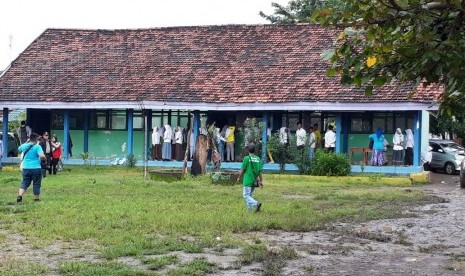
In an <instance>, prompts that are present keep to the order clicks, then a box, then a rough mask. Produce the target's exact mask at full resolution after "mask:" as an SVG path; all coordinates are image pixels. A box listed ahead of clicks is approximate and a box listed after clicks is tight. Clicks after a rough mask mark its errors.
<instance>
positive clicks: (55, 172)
mask: <svg viewBox="0 0 465 276" xmlns="http://www.w3.org/2000/svg"><path fill="white" fill-rule="evenodd" d="M59 161H60V158H52V172H53V174H57V165H58V162H59Z"/></svg>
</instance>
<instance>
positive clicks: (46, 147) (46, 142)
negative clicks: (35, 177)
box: [40, 132, 52, 178]
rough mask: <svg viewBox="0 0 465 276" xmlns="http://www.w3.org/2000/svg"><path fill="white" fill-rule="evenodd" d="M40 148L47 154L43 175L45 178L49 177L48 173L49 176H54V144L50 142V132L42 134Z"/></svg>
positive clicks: (43, 165) (43, 164)
mask: <svg viewBox="0 0 465 276" xmlns="http://www.w3.org/2000/svg"><path fill="white" fill-rule="evenodd" d="M40 146H41V147H42V150H43V151H44V154H45V161H44V162H43V163H42V175H43V177H44V178H45V177H47V171H48V174H52V166H51V164H52V143H51V142H50V139H49V135H48V132H44V134H42V140H41V141H40Z"/></svg>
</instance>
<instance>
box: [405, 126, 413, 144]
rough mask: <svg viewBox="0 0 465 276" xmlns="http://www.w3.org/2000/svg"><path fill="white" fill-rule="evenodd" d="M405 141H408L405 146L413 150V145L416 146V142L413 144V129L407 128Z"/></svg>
mask: <svg viewBox="0 0 465 276" xmlns="http://www.w3.org/2000/svg"><path fill="white" fill-rule="evenodd" d="M405 140H406V143H405V146H406V147H407V148H413V145H414V142H413V132H412V130H411V129H409V128H407V129H406V130H405Z"/></svg>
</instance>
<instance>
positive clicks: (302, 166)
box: [289, 135, 313, 174]
mask: <svg viewBox="0 0 465 276" xmlns="http://www.w3.org/2000/svg"><path fill="white" fill-rule="evenodd" d="M307 138H308V137H307ZM290 139H291V143H290V147H289V149H290V153H291V159H292V162H293V163H294V164H295V165H296V166H297V168H298V169H299V173H300V174H310V173H311V166H312V162H313V160H311V159H310V146H309V144H308V142H309V141H308V139H307V141H306V142H305V146H304V148H303V149H298V148H297V145H296V137H295V135H291V138H290Z"/></svg>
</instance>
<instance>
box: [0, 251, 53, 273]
mask: <svg viewBox="0 0 465 276" xmlns="http://www.w3.org/2000/svg"><path fill="white" fill-rule="evenodd" d="M48 272H49V268H48V267H47V266H46V265H44V264H41V263H36V262H32V261H29V260H27V259H22V258H13V255H9V254H6V255H2V256H1V257H0V275H2V276H3V275H5V276H6V275H13V276H21V275H46V274H47V273H48Z"/></svg>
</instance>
